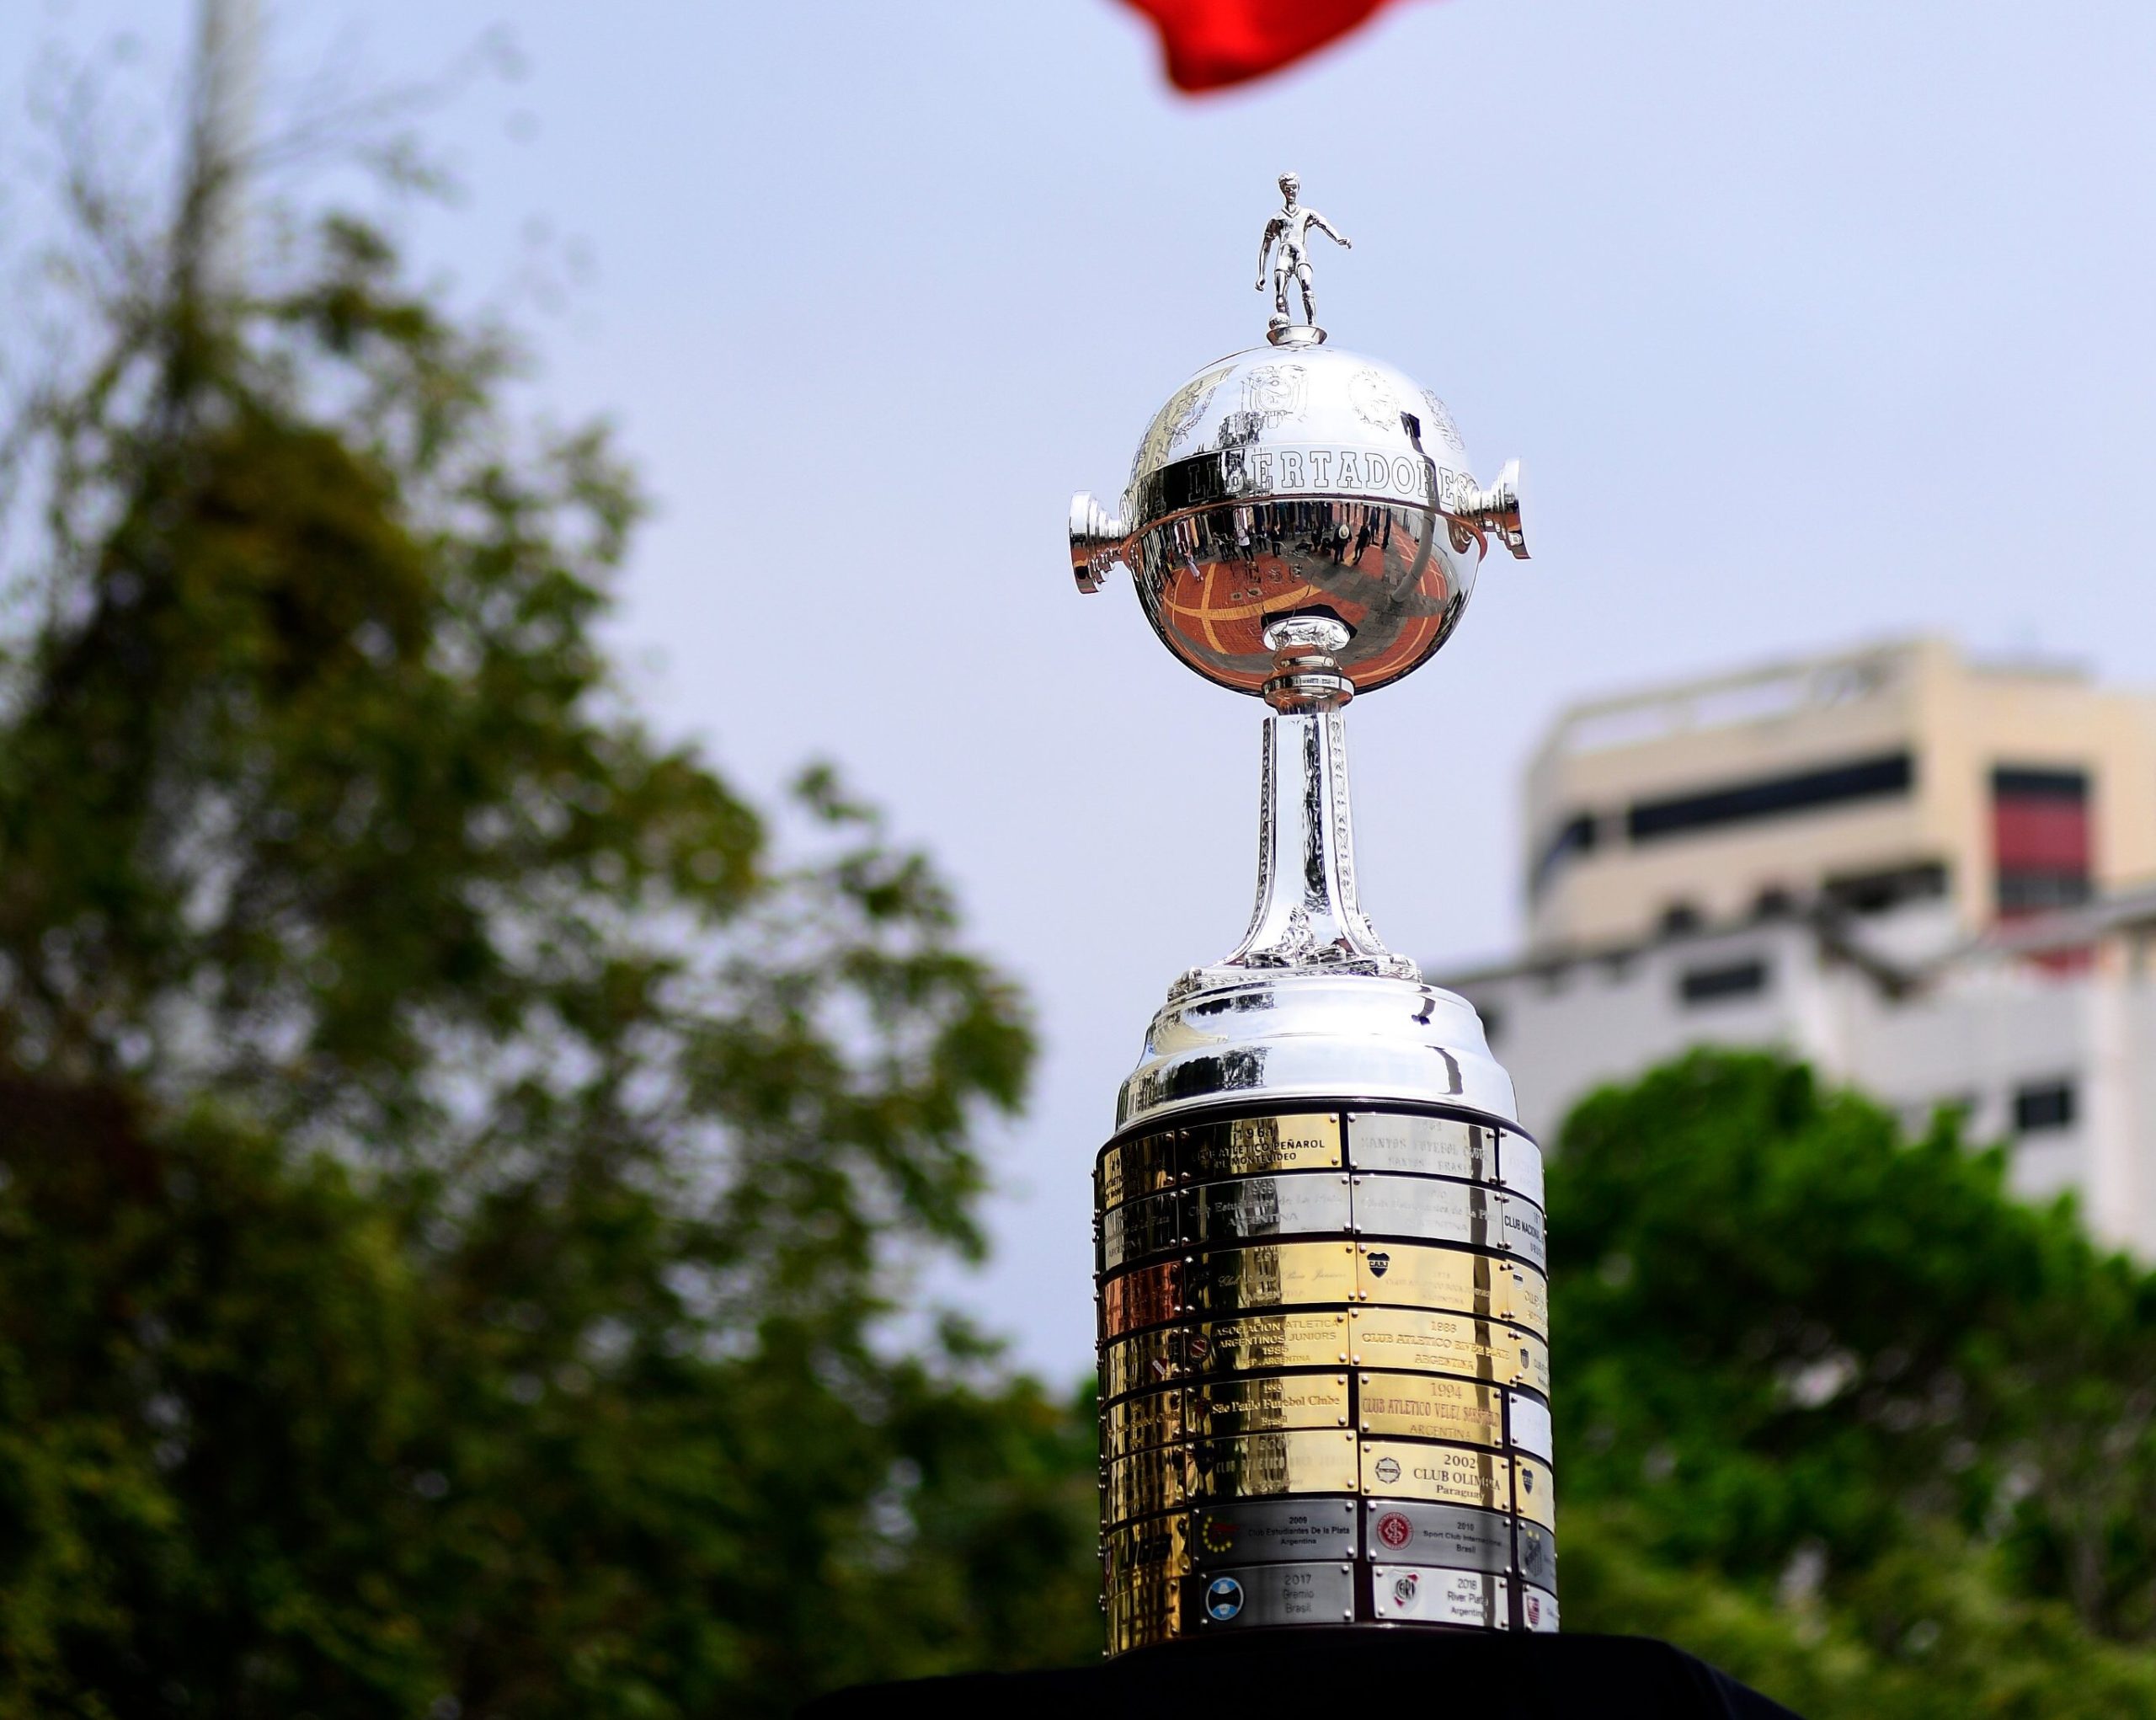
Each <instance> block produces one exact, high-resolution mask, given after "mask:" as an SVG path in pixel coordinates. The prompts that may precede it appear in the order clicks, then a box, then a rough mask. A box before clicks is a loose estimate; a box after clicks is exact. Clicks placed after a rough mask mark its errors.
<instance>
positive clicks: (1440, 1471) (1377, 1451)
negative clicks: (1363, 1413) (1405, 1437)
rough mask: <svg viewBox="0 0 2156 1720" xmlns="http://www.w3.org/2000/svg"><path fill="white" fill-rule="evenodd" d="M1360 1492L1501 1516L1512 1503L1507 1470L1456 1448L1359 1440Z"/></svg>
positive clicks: (1484, 1454) (1483, 1454)
mask: <svg viewBox="0 0 2156 1720" xmlns="http://www.w3.org/2000/svg"><path fill="white" fill-rule="evenodd" d="M1363 1491H1364V1493H1372V1494H1378V1495H1382V1496H1383V1497H1385V1498H1397V1499H1437V1500H1441V1501H1443V1502H1444V1503H1446V1504H1454V1505H1473V1506H1475V1507H1476V1508H1477V1509H1480V1510H1484V1511H1502V1510H1503V1509H1506V1508H1507V1506H1508V1505H1509V1504H1511V1495H1512V1465H1511V1464H1510V1463H1509V1462H1508V1461H1506V1460H1505V1459H1504V1458H1502V1457H1500V1456H1496V1455H1495V1454H1494V1453H1492V1452H1489V1451H1470V1450H1465V1449H1464V1448H1462V1447H1460V1446H1458V1445H1407V1444H1405V1443H1402V1442H1399V1441H1395V1440H1364V1441H1363Z"/></svg>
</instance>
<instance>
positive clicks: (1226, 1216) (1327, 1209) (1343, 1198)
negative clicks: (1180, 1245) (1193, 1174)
mask: <svg viewBox="0 0 2156 1720" xmlns="http://www.w3.org/2000/svg"><path fill="white" fill-rule="evenodd" d="M1193 1208H1194V1211H1193V1224H1192V1228H1193V1232H1194V1234H1195V1237H1196V1238H1197V1240H1198V1241H1200V1242H1215V1243H1217V1242H1246V1241H1256V1240H1262V1239H1263V1238H1265V1237H1284V1236H1294V1235H1298V1234H1300V1233H1305V1232H1308V1231H1324V1232H1328V1233H1330V1234H1331V1235H1334V1236H1338V1235H1340V1234H1341V1233H1342V1231H1346V1230H1347V1228H1348V1179H1347V1178H1345V1177H1344V1176H1342V1174H1340V1173H1339V1172H1329V1173H1328V1172H1322V1171H1320V1172H1312V1173H1310V1174H1306V1175H1303V1176H1296V1177H1247V1178H1243V1179H1242V1180H1241V1181H1240V1182H1235V1183H1207V1184H1206V1185H1205V1186H1204V1187H1203V1188H1202V1189H1197V1190H1195V1191H1193Z"/></svg>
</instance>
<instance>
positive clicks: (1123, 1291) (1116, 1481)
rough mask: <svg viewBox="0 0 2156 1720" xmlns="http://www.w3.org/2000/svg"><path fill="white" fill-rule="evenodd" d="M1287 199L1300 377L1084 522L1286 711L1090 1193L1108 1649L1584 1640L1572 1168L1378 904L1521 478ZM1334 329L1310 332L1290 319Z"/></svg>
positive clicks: (1089, 582) (1283, 238) (1113, 560)
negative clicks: (1330, 276)
mask: <svg viewBox="0 0 2156 1720" xmlns="http://www.w3.org/2000/svg"><path fill="white" fill-rule="evenodd" d="M1300 190H1301V187H1300V185H1299V184H1298V183H1297V182H1296V181H1295V179H1294V176H1293V175H1286V176H1283V179H1282V182H1281V191H1282V195H1283V205H1282V207H1281V208H1280V210H1279V211H1278V212H1277V213H1275V214H1274V216H1273V218H1272V220H1271V222H1269V223H1268V225H1267V228H1266V232H1265V239H1264V243H1263V246H1262V249H1261V253H1260V259H1259V284H1260V286H1263V285H1264V281H1265V275H1266V271H1267V267H1268V266H1270V268H1271V270H1272V281H1273V291H1274V297H1275V305H1276V314H1275V316H1274V318H1273V323H1272V326H1271V327H1270V328H1269V329H1268V331H1267V344H1266V345H1264V346H1262V347H1256V348H1252V349H1251V350H1247V351H1244V352H1240V353H1237V354H1235V355H1232V356H1230V357H1229V358H1226V359H1224V360H1222V361H1219V363H1217V364H1214V365H1211V366H1207V367H1206V368H1205V369H1204V370H1203V371H1199V372H1198V375H1196V376H1195V377H1193V378H1192V379H1191V380H1190V381H1189V382H1186V383H1185V384H1184V385H1183V386H1182V387H1180V388H1179V389H1177V391H1176V392H1175V393H1174V394H1172V395H1171V397H1170V398H1169V399H1168V402H1167V403H1166V405H1165V406H1164V407H1163V408H1162V409H1161V411H1160V412H1159V413H1158V414H1156V415H1155V418H1154V419H1153V422H1152V425H1151V426H1150V429H1149V430H1147V431H1146V433H1145V437H1144V439H1143V441H1141V443H1140V445H1139V450H1138V456H1137V458H1136V460H1135V462H1134V464H1133V466H1132V469H1131V476H1130V482H1129V485H1128V486H1127V487H1126V488H1125V489H1124V491H1123V497H1122V499H1121V503H1120V506H1119V510H1118V511H1116V512H1111V511H1110V510H1109V509H1108V508H1107V506H1105V505H1102V503H1101V502H1100V501H1098V500H1097V499H1095V498H1093V497H1092V496H1091V495H1080V496H1078V497H1076V498H1075V499H1073V501H1072V503H1071V508H1070V560H1071V567H1072V569H1073V571H1074V572H1075V574H1076V575H1077V579H1078V583H1079V585H1080V587H1081V589H1082V590H1087V591H1093V590H1098V589H1100V587H1101V585H1102V584H1104V583H1105V582H1106V580H1107V579H1108V577H1109V576H1110V574H1112V572H1113V569H1114V568H1115V567H1116V566H1117V565H1118V564H1121V565H1123V566H1126V567H1128V568H1129V569H1130V571H1131V574H1132V578H1133V581H1134V585H1135V586H1136V588H1137V591H1138V596H1139V605H1140V607H1141V608H1142V609H1143V611H1144V612H1145V617H1146V618H1147V620H1148V621H1149V622H1150V624H1151V626H1152V628H1153V629H1154V631H1155V633H1157V634H1158V635H1159V637H1160V638H1161V641H1162V642H1163V643H1164V644H1166V646H1167V647H1168V649H1170V650H1171V652H1172V653H1173V654H1175V655H1176V656H1177V658H1178V659H1179V660H1182V662H1183V663H1185V664H1187V665H1188V666H1189V667H1191V668H1192V669H1193V670H1196V671H1197V672H1198V674H1200V675H1202V676H1204V677H1205V678H1206V679H1208V680H1209V681H1214V682H1215V683H1217V684H1219V685H1220V686H1226V687H1229V688H1231V689H1233V690H1235V691H1236V692H1246V693H1250V694H1252V695H1255V696H1257V697H1261V698H1262V699H1263V700H1264V702H1265V703H1266V705H1267V712H1266V714H1265V716H1264V718H1263V730H1262V751H1261V755H1260V773H1259V774H1260V782H1261V793H1260V798H1259V807H1258V855H1257V892H1256V900H1255V901H1254V903H1253V905H1252V907H1251V916H1250V920H1249V923H1248V926H1247V927H1246V930H1245V932H1244V934H1243V937H1242V939H1241V943H1238V944H1237V945H1236V946H1235V948H1234V949H1233V950H1231V951H1230V953H1228V954H1226V955H1225V956H1224V957H1222V958H1221V959H1219V960H1218V961H1215V962H1214V963H1211V964H1209V965H1206V966H1203V967H1198V968H1193V969H1190V970H1187V971H1186V972H1184V973H1183V974H1182V976H1181V977H1180V978H1179V979H1177V980H1176V981H1175V983H1174V984H1173V985H1172V986H1171V987H1170V990H1169V993H1168V997H1167V1001H1166V1003H1165V1004H1164V1006H1163V1007H1161V1010H1160V1011H1159V1012H1158V1013H1157V1014H1156V1015H1155V1017H1154V1019H1153V1023H1152V1027H1151V1029H1150V1032H1149V1033H1148V1034H1147V1035H1146V1039H1145V1051H1144V1055H1143V1056H1142V1058H1141V1059H1140V1060H1139V1065H1138V1066H1137V1068H1136V1069H1135V1070H1134V1071H1133V1072H1132V1074H1131V1076H1130V1077H1129V1079H1128V1080H1127V1081H1126V1082H1124V1083H1123V1089H1122V1092H1121V1093H1120V1095H1119V1097H1118V1102H1117V1109H1116V1132H1115V1135H1114V1136H1113V1139H1112V1140H1110V1141H1109V1142H1108V1144H1107V1146H1105V1147H1104V1148H1103V1149H1102V1152H1101V1155H1100V1157H1099V1159H1098V1161H1097V1166H1096V1168H1095V1173H1094V1195H1095V1202H1096V1207H1095V1210H1096V1214H1097V1220H1096V1230H1095V1234H1094V1243H1095V1251H1096V1252H1095V1263H1096V1267H1097V1272H1098V1274H1099V1276H1098V1280H1097V1281H1098V1285H1099V1328H1098V1335H1099V1339H1100V1346H1101V1349H1100V1369H1101V1376H1100V1385H1101V1401H1102V1411H1101V1462H1102V1468H1101V1512H1102V1579H1103V1592H1104V1605H1105V1607H1106V1610H1107V1627H1108V1649H1109V1652H1110V1653H1122V1652H1123V1650H1125V1649H1128V1648H1141V1647H1145V1646H1147V1645H1149V1644H1152V1643H1164V1642H1168V1641H1171V1640H1175V1639H1177V1638H1181V1637H1198V1636H1201V1635H1209V1634H1217V1633H1219V1632H1224V1631H1225V1632H1235V1631H1240V1630H1247V1629H1273V1628H1281V1627H1294V1626H1299V1625H1317V1624H1329V1625H1336V1626H1337V1625H1341V1624H1359V1625H1384V1626H1385V1627H1395V1628H1398V1627H1410V1628H1412V1627H1433V1628H1451V1629H1463V1628H1464V1629H1472V1630H1533V1629H1551V1628H1555V1625H1556V1598H1555V1584H1556V1532H1555V1525H1556V1513H1555V1509H1554V1500H1553V1499H1552V1497H1551V1487H1552V1480H1551V1469H1550V1463H1551V1455H1552V1454H1551V1441H1550V1404H1549V1390H1550V1359H1549V1350H1548V1348H1547V1345H1546V1342H1545V1339H1546V1336H1547V1333H1548V1330H1549V1288H1548V1279H1547V1278H1546V1276H1545V1274H1546V1271H1547V1254H1546V1243H1545V1222H1544V1217H1543V1192H1542V1155H1541V1151H1540V1148H1538V1147H1537V1146H1535V1144H1534V1141H1533V1140H1530V1139H1529V1137H1528V1136H1527V1135H1524V1134H1523V1133H1522V1132H1521V1131H1520V1129H1519V1125H1518V1112H1517V1109H1516V1108H1515V1105H1514V1101H1513V1087H1512V1082H1511V1080H1510V1078H1509V1077H1508V1076H1507V1075H1506V1073H1505V1071H1504V1070H1503V1069H1502V1067H1501V1066H1499V1065H1498V1063H1497V1060H1495V1059H1494V1058H1493V1057H1492V1055H1490V1050H1489V1046H1488V1044H1487V1043H1486V1039H1485V1037H1484V1034H1483V1031H1482V1025H1481V1022H1480V1021H1479V1020H1477V1019H1476V1015H1475V1012H1474V1011H1473V1009H1472V1008H1470V1007H1469V1006H1468V1005H1467V1004H1466V1003H1465V1002H1464V1001H1463V1000H1462V999H1460V998H1459V997H1457V996H1454V995H1453V994H1451V993H1450V992H1447V991H1439V990H1438V989H1436V988H1435V987H1433V986H1427V985H1425V984H1424V983H1423V982H1422V976H1421V975H1420V973H1419V972H1418V971H1417V969H1416V966H1415V964H1414V963H1413V962H1412V961H1410V960H1409V959H1407V958H1406V957H1405V956H1402V955H1401V954H1398V953H1395V952H1394V951H1392V950H1390V949H1389V948H1386V946H1385V943H1384V941H1383V940H1382V939H1381V938H1380V937H1379V935H1378V933H1377V931H1376V928H1375V927H1374V926H1373V925H1372V924H1371V922H1370V919H1369V915H1368V914H1367V913H1365V912H1364V909H1363V906H1362V904H1361V900H1360V898H1359V895H1358V889H1357V881H1356V872H1355V850H1354V833H1353V820H1352V812H1351V808H1350V804H1349V800H1348V760H1347V747H1346V735H1345V730H1344V726H1343V725H1344V721H1345V719H1344V717H1343V715H1342V713H1343V711H1344V709H1345V708H1346V707H1347V705H1348V702H1350V701H1351V700H1352V699H1353V698H1354V697H1355V696H1356V694H1357V693H1358V692H1370V691H1372V690H1373V689H1374V688H1378V687H1381V686H1387V685H1389V684H1390V683H1391V682H1392V681H1397V680H1398V679H1400V678H1401V676H1404V675H1406V674H1407V673H1409V672H1410V671H1412V670H1414V669H1415V668H1417V666H1419V665H1421V664H1422V663H1424V662H1427V661H1428V660H1429V658H1430V657H1431V656H1432V655H1433V654H1434V653H1435V652H1436V651H1437V650H1438V648H1439V647H1440V646H1442V645H1443V644H1444V643H1445V641H1446V640H1447V639H1448V638H1449V637H1450V636H1451V634H1452V632H1453V630H1454V628H1456V627H1457V626H1458V624H1459V621H1460V616H1461V614H1462V612H1464V611H1465V606H1466V603H1467V600H1468V596H1469V595H1470V592H1471V591H1472V590H1473V587H1474V581H1475V575H1476V569H1477V568H1478V566H1479V565H1480V564H1481V559H1482V558H1483V556H1484V554H1485V553H1486V551H1487V550H1488V548H1490V546H1491V544H1492V542H1496V543H1497V544H1500V545H1502V547H1503V548H1506V549H1507V550H1508V551H1509V552H1510V553H1512V554H1513V555H1514V556H1517V557H1520V558H1524V557H1525V555H1526V553H1527V547H1526V539H1525V537H1524V532H1523V530H1522V526H1521V521H1520V502H1519V488H1520V486H1519V475H1518V467H1517V466H1516V465H1508V466H1507V467H1505V468H1504V469H1503V471H1502V472H1501V473H1499V474H1498V476H1497V480H1496V481H1495V482H1494V483H1492V484H1490V485H1488V486H1486V487H1485V486H1483V485H1481V483H1477V482H1476V478H1474V476H1473V473H1472V469H1471V467H1470V465H1469V462H1468V460H1467V457H1466V451H1465V446H1464V445H1463V443H1462V441H1461V440H1460V432H1459V430H1458V429H1457V427H1456V426H1455V425H1454V423H1453V421H1452V417H1451V414H1449V412H1447V411H1446V409H1445V408H1444V403H1442V402H1441V401H1439V400H1438V397H1437V396H1436V395H1434V394H1432V393H1428V391H1427V390H1424V389H1422V388H1421V387H1418V386H1417V384H1416V383H1415V382H1412V381H1411V380H1410V379H1409V378H1408V377H1406V376H1405V375H1403V374H1402V373H1401V372H1400V371H1396V370H1395V369H1393V368H1391V367H1390V366H1387V365H1385V364H1381V363H1380V362H1378V361H1374V360H1371V359H1367V358H1362V357H1358V356H1357V355H1354V354H1352V353H1348V352H1342V351H1341V350H1339V349H1337V348H1336V347H1334V346H1332V345H1330V344H1329V343H1327V341H1326V336H1325V333H1324V331H1323V330H1321V329H1319V328H1317V327H1316V325H1315V316H1316V299H1315V289H1314V286H1313V284H1312V279H1311V266H1310V254H1309V246H1310V235H1311V233H1312V232H1313V231H1315V232H1321V233H1324V234H1326V235H1327V236H1328V237H1330V238H1334V239H1337V240H1339V242H1340V243H1342V245H1343V246H1344V245H1345V244H1346V243H1347V242H1346V240H1345V239H1343V238H1341V236H1340V234H1339V233H1338V232H1337V230H1336V229H1334V228H1333V227H1331V225H1330V224H1329V223H1327V222H1326V221H1325V220H1324V219H1323V217H1322V216H1319V215H1317V214H1316V212H1315V211H1312V210H1310V209H1309V208H1308V207H1306V206H1304V205H1303V204H1302V203H1301V202H1300V200H1299V197H1300ZM1290 286H1293V287H1294V289H1296V290H1297V291H1299V294H1300V296H1301V308H1302V312H1303V317H1304V321H1303V322H1302V323H1291V322H1289V289H1290Z"/></svg>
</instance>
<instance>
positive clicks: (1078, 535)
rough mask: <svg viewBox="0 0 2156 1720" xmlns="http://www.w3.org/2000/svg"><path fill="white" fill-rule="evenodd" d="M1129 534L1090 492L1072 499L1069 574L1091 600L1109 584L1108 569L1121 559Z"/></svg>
mask: <svg viewBox="0 0 2156 1720" xmlns="http://www.w3.org/2000/svg"><path fill="white" fill-rule="evenodd" d="M1129 535H1130V533H1129V528H1128V527H1126V526H1124V524H1123V521H1120V520H1118V519H1117V518H1116V516H1115V515H1113V514H1111V513H1110V512H1108V510H1107V509H1106V508H1104V507H1102V505H1101V501H1100V498H1099V497H1098V496H1097V495H1095V494H1093V493H1092V491H1091V490H1090V489H1081V490H1080V491H1079V492H1078V494H1075V496H1073V497H1071V498H1070V571H1071V573H1072V574H1073V575H1074V576H1075V578H1076V580H1077V581H1078V589H1079V590H1081V591H1083V592H1085V593H1086V594H1087V595H1088V596H1090V595H1091V594H1092V593H1093V592H1095V591H1097V590H1100V589H1101V587H1102V585H1104V584H1105V583H1106V582H1107V576H1108V569H1110V568H1112V567H1113V566H1114V565H1115V564H1116V563H1117V562H1118V561H1119V560H1121V559H1122V557H1123V544H1124V542H1125V541H1126V540H1127V539H1128V538H1129Z"/></svg>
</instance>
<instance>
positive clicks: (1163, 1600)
mask: <svg viewBox="0 0 2156 1720" xmlns="http://www.w3.org/2000/svg"><path fill="white" fill-rule="evenodd" d="M1180 1635H1182V1584H1181V1583H1179V1582H1177V1581H1175V1580H1173V1579H1170V1580H1168V1581H1166V1582H1161V1583H1141V1584H1138V1585H1137V1586H1136V1587H1134V1588H1131V1589H1123V1590H1121V1591H1114V1590H1111V1591H1110V1593H1109V1594H1108V1653H1111V1654H1120V1653H1123V1651H1124V1650H1125V1649H1127V1648H1144V1647H1145V1646H1146V1645H1147V1644H1148V1643H1165V1642H1166V1641H1168V1640H1169V1638H1171V1637H1178V1636H1180Z"/></svg>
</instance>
